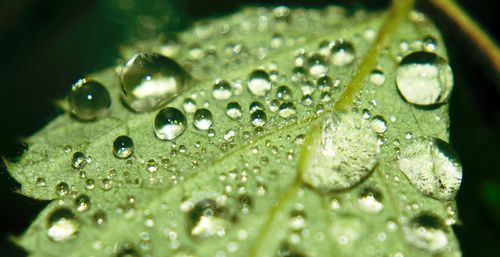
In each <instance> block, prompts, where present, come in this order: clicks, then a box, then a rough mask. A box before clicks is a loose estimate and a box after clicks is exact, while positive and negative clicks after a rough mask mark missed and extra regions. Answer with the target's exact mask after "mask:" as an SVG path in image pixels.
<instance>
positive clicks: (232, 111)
mask: <svg viewBox="0 0 500 257" xmlns="http://www.w3.org/2000/svg"><path fill="white" fill-rule="evenodd" d="M226 115H227V116H229V118H231V119H238V118H240V117H241V105H240V104H239V103H238V102H229V103H228V104H227V105H226Z"/></svg>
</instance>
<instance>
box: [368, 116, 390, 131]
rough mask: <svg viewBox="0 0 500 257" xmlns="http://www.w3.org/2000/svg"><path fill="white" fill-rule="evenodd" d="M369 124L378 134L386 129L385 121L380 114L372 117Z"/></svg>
mask: <svg viewBox="0 0 500 257" xmlns="http://www.w3.org/2000/svg"><path fill="white" fill-rule="evenodd" d="M371 125H372V128H373V130H374V131H375V132H377V133H379V134H382V133H384V132H385V131H386V130H387V122H386V121H385V119H384V118H383V117H382V116H380V115H377V116H375V117H373V118H372V121H371Z"/></svg>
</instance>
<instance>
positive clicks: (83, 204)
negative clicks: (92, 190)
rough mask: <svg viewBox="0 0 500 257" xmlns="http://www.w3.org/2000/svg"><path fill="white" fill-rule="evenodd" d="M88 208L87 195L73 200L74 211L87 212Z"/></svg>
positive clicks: (88, 198)
mask: <svg viewBox="0 0 500 257" xmlns="http://www.w3.org/2000/svg"><path fill="white" fill-rule="evenodd" d="M89 207H90V197H88V196H87V195H79V196H78V197H76V198H75V209H76V210H77V211H79V212H83V211H86V210H88V209H89Z"/></svg>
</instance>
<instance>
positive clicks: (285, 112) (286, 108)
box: [278, 102, 297, 118]
mask: <svg viewBox="0 0 500 257" xmlns="http://www.w3.org/2000/svg"><path fill="white" fill-rule="evenodd" d="M296 113H297V108H295V105H293V103H292V102H284V103H282V104H281V105H280V107H279V110H278V114H279V115H280V116H281V117H282V118H289V117H291V116H293V115H295V114H296Z"/></svg>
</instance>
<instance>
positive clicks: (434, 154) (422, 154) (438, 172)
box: [398, 137, 462, 200]
mask: <svg viewBox="0 0 500 257" xmlns="http://www.w3.org/2000/svg"><path fill="white" fill-rule="evenodd" d="M398 164H399V169H400V170H401V171H402V172H403V173H404V174H405V175H406V177H407V178H408V179H409V180H410V182H411V183H412V185H413V186H415V188H417V190H418V191H420V192H421V193H422V194H424V195H427V196H430V197H432V198H435V199H440V200H452V199H454V198H455V195H456V194H457V191H458V189H459V188H460V183H461V182H462V165H461V164H460V160H459V159H458V156H457V154H456V153H455V151H454V150H453V148H452V147H451V146H450V145H449V144H448V143H446V142H445V141H443V140H441V139H438V138H433V137H417V138H414V139H413V140H411V141H409V142H408V144H407V145H405V146H404V147H403V148H401V152H400V157H399V161H398Z"/></svg>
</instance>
